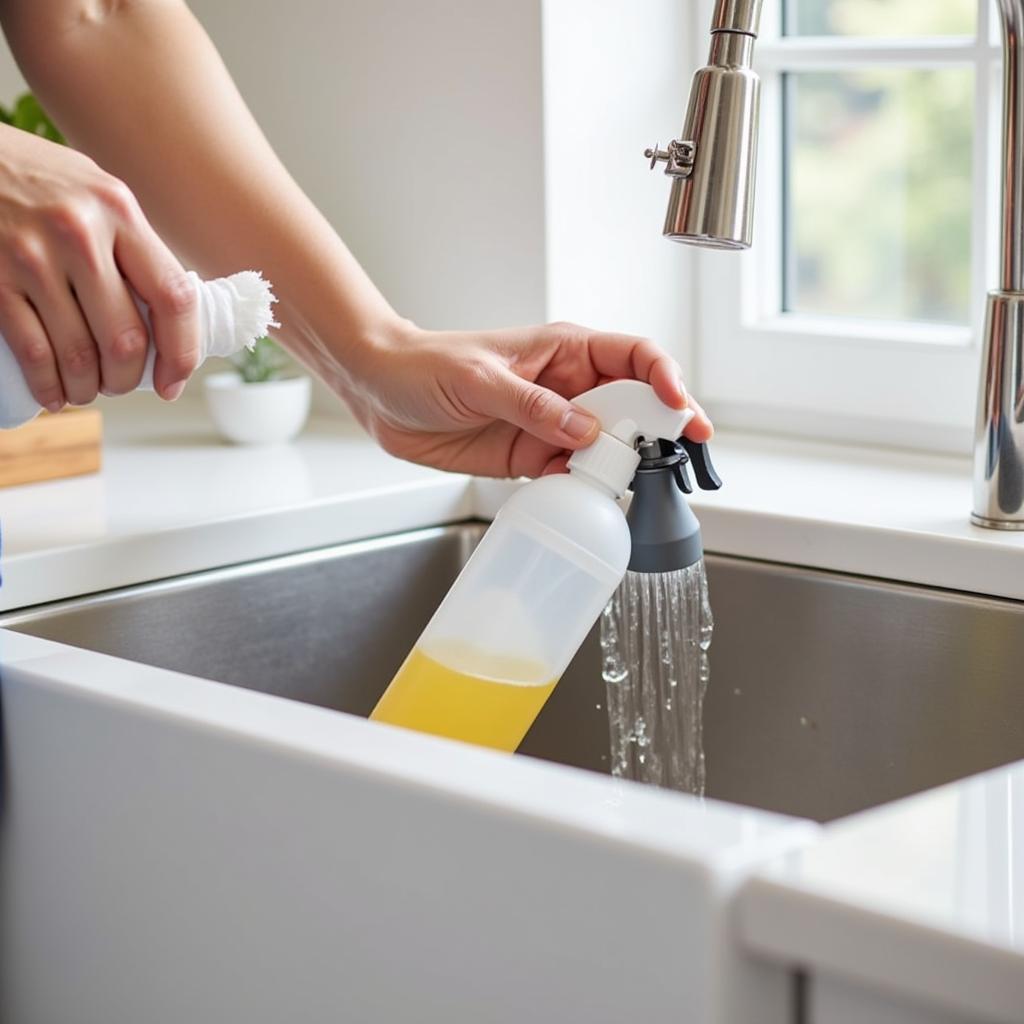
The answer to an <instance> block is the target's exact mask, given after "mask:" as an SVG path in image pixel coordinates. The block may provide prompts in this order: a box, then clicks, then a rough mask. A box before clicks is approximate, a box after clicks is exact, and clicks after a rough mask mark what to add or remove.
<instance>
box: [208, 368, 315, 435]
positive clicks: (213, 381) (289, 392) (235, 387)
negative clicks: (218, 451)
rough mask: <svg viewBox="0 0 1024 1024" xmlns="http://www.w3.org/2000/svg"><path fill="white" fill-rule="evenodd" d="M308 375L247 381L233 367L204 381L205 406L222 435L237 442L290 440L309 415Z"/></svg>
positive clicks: (309, 384) (309, 382) (310, 392)
mask: <svg viewBox="0 0 1024 1024" xmlns="http://www.w3.org/2000/svg"><path fill="white" fill-rule="evenodd" d="M311 383H312V382H311V381H310V379H309V377H286V378H284V379H283V380H268V381H264V382H262V383H259V384H246V383H245V382H244V381H243V380H242V379H241V378H240V377H239V376H238V374H237V373H235V372H234V371H233V370H231V371H227V372H224V373H214V374H211V375H210V376H209V377H207V378H206V379H205V380H204V381H203V386H204V390H205V394H206V407H207V408H208V409H209V410H210V416H211V418H212V419H213V422H214V425H215V426H216V427H217V430H218V431H219V432H220V434H221V436H222V437H224V438H225V439H226V440H228V441H234V442H235V443H236V444H276V443H280V442H282V441H290V440H291V439H292V438H293V437H295V435H296V434H298V433H299V431H300V430H302V428H303V426H304V425H305V423H306V419H307V417H308V416H309V403H310V396H311V394H312V390H311Z"/></svg>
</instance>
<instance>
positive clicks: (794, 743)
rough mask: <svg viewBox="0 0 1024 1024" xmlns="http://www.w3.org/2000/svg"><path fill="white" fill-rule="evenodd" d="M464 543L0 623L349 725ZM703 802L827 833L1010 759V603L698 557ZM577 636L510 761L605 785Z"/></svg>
mask: <svg viewBox="0 0 1024 1024" xmlns="http://www.w3.org/2000/svg"><path fill="white" fill-rule="evenodd" d="M481 529H482V528H481V527H479V526H476V525H464V526H456V527H446V528H441V529H436V530H426V531H420V532H417V533H413V534H407V535H403V536H400V537H394V538H385V539H383V540H379V541H372V542H369V543H362V544H352V545H345V546H341V547H337V548H331V549H325V550H322V551H315V552H310V553H307V554H301V555H295V556H288V557H285V558H277V559H272V560H269V561H267V562H263V563H258V564H254V565H250V566H244V567H240V568H229V569H219V570H214V571H212V572H206V573H201V574H198V575H195V576H190V577H185V578H182V579H178V580H173V581H169V582H165V583H157V584H149V585H145V586H139V587H133V588H129V589H127V590H124V591H121V592H118V593H111V594H108V595H100V596H97V597H92V598H82V599H76V600H72V601H67V602H62V603H60V604H57V605H52V606H48V607H43V608H39V609H35V610H29V611H27V612H20V613H13V614H8V615H6V616H2V617H0V625H7V626H11V627H12V628H15V629H17V630H20V631H22V632H26V633H32V634H34V635H36V636H44V637H48V638H50V639H53V640H59V641H62V642H64V643H69V644H72V645H75V646H79V647H85V648H88V649H91V650H97V651H103V652H105V653H108V654H114V655H117V656H120V657H123V658H129V659H133V660H136V661H140V662H144V663H146V664H150V665H157V666H160V667H163V668H169V669H174V670H177V671H180V672H186V673H190V674H193V675H198V676H204V677H207V678H210V679H216V680H219V681H221V682H226V683H231V684H234V685H236V686H242V687H247V688H249V689H253V690H259V691H262V692H266V693H274V694H279V695H281V696H284V697H290V698H292V699H294V700H300V701H306V702H309V703H313V704H318V705H321V706H323V707H327V708H334V709H337V710H341V711H349V712H352V713H354V714H359V715H365V714H367V713H368V712H369V711H370V709H371V708H372V707H373V705H374V703H375V702H376V700H377V698H378V696H379V695H380V693H381V692H382V691H383V689H384V687H385V686H386V685H387V683H388V682H389V681H390V679H391V677H392V675H393V674H394V672H395V670H396V669H397V668H398V666H399V664H400V663H401V661H402V659H403V658H404V656H405V654H406V652H407V651H408V650H409V648H410V647H411V646H412V644H413V643H414V642H415V640H416V638H417V637H418V636H419V634H420V632H421V630H422V629H423V626H424V625H425V624H426V621H427V619H428V618H429V616H430V615H431V613H432V612H433V610H434V608H435V607H436V606H437V604H438V603H439V602H440V600H441V598H442V596H443V595H444V593H445V592H446V590H447V588H448V586H449V585H450V583H451V581H452V580H453V579H454V577H455V575H456V573H457V572H458V571H459V569H460V568H461V566H462V564H463V563H464V561H465V559H466V557H467V556H468V554H469V551H470V550H471V548H472V546H473V544H474V543H475V542H476V540H477V539H478V538H479V536H480V533H481ZM708 567H709V576H710V585H711V599H712V603H713V606H714V611H715V623H716V626H715V637H714V642H713V644H712V647H711V684H710V688H709V691H708V697H707V701H706V704H705V709H706V712H705V714H706V717H705V749H706V752H707V759H708V794H709V796H712V797H717V798H720V799H724V800H731V801H735V802H737V803H742V804H750V805H753V806H757V807H764V808H769V809H771V810H777V811H783V812H787V813H791V814H797V815H802V816H806V817H811V818H816V819H820V820H827V819H831V818H836V817H839V816H841V815H844V814H848V813H850V812H852V811H856V810H859V809H861V808H864V807H869V806H872V805H875V804H879V803H883V802H885V801H888V800H892V799H894V798H896V797H900V796H904V795H906V794H908V793H912V792H915V791H918V790H921V789H925V788H927V787H929V786H934V785H937V784H939V783H943V782H947V781H950V780H952V779H956V778H959V777H962V776H965V775H969V774H973V773H975V772H979V771H982V770H984V769H987V768H991V767H994V766H996V765H999V764H1004V763H1007V762H1010V761H1014V760H1018V759H1021V758H1024V687H1022V686H1021V685H1020V665H1021V664H1022V663H1024V604H1020V603H1015V602H1011V601H1001V600H991V599H985V598H979V597H973V596H970V595H965V594H955V593H949V592H942V591H933V590H925V589H919V588H914V587H907V586H898V585H895V584H891V583H883V582H879V581H875V580H864V579H858V578H855V577H849V576H841V575H836V574H832V573H824V572H817V571H813V570H807V569H796V568H789V567H785V566H776V565H768V564H764V563H757V562H747V561H741V560H737V559H731V558H721V557H715V556H710V557H709V558H708ZM603 705H604V685H603V683H602V681H601V673H600V660H599V650H598V646H597V642H596V630H595V632H594V633H593V634H592V635H591V637H590V638H589V639H588V641H587V643H586V644H585V645H584V648H583V649H582V650H581V652H580V654H579V655H578V656H577V658H576V659H575V660H574V662H573V663H572V665H571V666H570V668H569V670H568V671H567V672H566V674H565V676H564V677H563V679H562V681H561V683H560V684H559V686H558V687H557V688H556V690H555V693H554V695H553V696H552V698H551V700H550V701H549V702H548V704H547V706H546V707H545V709H544V711H543V712H542V713H541V715H540V717H539V718H538V719H537V722H536V724H535V725H534V727H533V729H532V730H531V731H530V733H529V735H528V736H527V738H526V741H525V743H524V746H523V752H524V753H526V754H530V755H533V756H535V757H542V758H546V759H549V760H552V761H560V762H564V763H567V764H574V765H578V766H580V767H583V768H590V769H594V770H597V771H603V770H606V769H607V763H608V761H607V758H608V730H607V719H606V716H605V709H604V707H603Z"/></svg>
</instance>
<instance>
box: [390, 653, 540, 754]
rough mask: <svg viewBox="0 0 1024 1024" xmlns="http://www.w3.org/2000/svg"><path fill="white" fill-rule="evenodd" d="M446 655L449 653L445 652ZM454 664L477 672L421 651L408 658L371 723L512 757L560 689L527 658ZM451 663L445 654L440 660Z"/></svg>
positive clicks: (480, 657) (466, 656)
mask: <svg viewBox="0 0 1024 1024" xmlns="http://www.w3.org/2000/svg"><path fill="white" fill-rule="evenodd" d="M446 653H447V652H446ZM459 653H460V654H461V656H460V657H452V658H451V660H452V661H454V662H456V663H458V664H462V665H464V666H466V667H469V666H472V667H473V672H472V673H471V672H466V671H459V670H458V669H454V668H450V667H449V666H448V665H446V664H444V663H443V662H442V661H441V660H437V659H435V658H432V657H430V656H429V655H427V654H424V653H423V651H421V650H420V649H419V648H418V647H414V648H413V650H412V653H411V654H410V655H409V657H408V658H406V659H405V662H404V664H403V665H402V667H401V668H400V669H399V670H398V675H396V676H395V678H394V679H393V680H392V682H391V685H390V686H389V687H388V688H387V689H386V690H385V691H384V696H383V697H381V699H380V701H378V703H377V706H376V707H375V708H374V709H373V713H372V714H371V715H370V718H371V719H373V720H374V721H377V722H387V723H389V724H390V725H401V726H404V727H405V728H406V729H416V730H418V731H419V732H429V733H433V734H434V735H435V736H447V737H448V738H449V739H453V740H462V741H463V742H465V743H476V744H478V745H479V746H482V747H493V748H495V749H496V750H507V751H509V752H512V751H514V750H515V749H516V747H518V746H519V744H520V743H522V741H523V737H524V736H525V735H526V732H527V730H528V729H529V728H530V726H531V725H533V720H534V719H535V718H536V717H537V715H538V714H539V713H540V709H541V708H542V707H543V706H544V702H545V701H546V700H547V699H548V697H549V696H550V695H551V691H552V690H553V689H554V688H555V683H557V682H558V680H557V679H553V680H551V681H549V682H540V683H532V682H530V683H517V682H509V680H515V679H536V678H543V675H541V674H539V673H538V666H537V665H536V664H535V663H532V662H529V661H527V660H526V659H518V658H509V657H497V656H488V655H485V654H481V653H479V652H476V651H473V652H459ZM441 657H444V658H445V660H448V659H447V657H445V655H441Z"/></svg>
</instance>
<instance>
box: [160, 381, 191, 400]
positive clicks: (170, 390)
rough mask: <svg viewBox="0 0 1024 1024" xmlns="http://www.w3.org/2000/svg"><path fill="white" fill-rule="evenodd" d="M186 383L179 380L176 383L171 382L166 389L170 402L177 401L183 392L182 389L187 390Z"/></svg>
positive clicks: (165, 393)
mask: <svg viewBox="0 0 1024 1024" xmlns="http://www.w3.org/2000/svg"><path fill="white" fill-rule="evenodd" d="M185 384H186V382H185V381H183V380H179V381H178V382H177V383H176V384H171V385H170V386H169V387H167V388H166V389H165V391H164V395H165V397H166V400H167V401H168V402H176V401H177V400H178V399H179V398H181V393H182V391H184V390H185Z"/></svg>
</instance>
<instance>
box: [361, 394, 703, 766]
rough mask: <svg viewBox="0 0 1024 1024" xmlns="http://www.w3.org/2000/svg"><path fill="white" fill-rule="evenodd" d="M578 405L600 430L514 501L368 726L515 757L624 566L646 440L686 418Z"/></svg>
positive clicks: (622, 405)
mask: <svg viewBox="0 0 1024 1024" xmlns="http://www.w3.org/2000/svg"><path fill="white" fill-rule="evenodd" d="M574 404H576V405H578V406H580V407H581V408H583V409H586V410H587V411H588V412H590V413H591V414H593V415H594V416H595V417H596V418H597V420H598V422H599V423H600V425H601V433H600V434H598V437H597V440H596V441H594V442H593V444H591V445H588V446H587V447H586V448H582V449H580V450H578V451H576V452H574V453H573V455H572V456H571V457H570V459H569V472H568V473H567V474H558V475H554V476H546V477H541V478H540V479H539V480H534V481H533V482H531V483H529V484H527V485H526V486H525V487H523V488H522V489H521V490H519V491H517V492H516V493H515V494H514V495H513V496H512V497H511V498H510V499H509V500H508V501H507V502H506V503H505V504H504V506H503V507H502V508H501V510H500V511H499V513H498V515H497V516H496V517H495V520H494V523H493V524H492V525H491V527H490V529H489V530H488V531H487V533H486V534H485V535H484V538H483V540H482V541H481V542H480V544H479V546H478V547H477V549H476V551H475V552H474V553H473V555H472V557H471V558H470V560H469V561H468V562H467V563H466V567H465V568H464V569H463V571H462V573H461V574H460V575H459V578H458V579H457V580H456V581H455V583H454V585H453V586H452V588H451V590H450V591H449V592H448V595H447V596H446V597H445V599H444V601H443V602H442V603H441V605H440V607H439V608H438V609H437V612H436V613H435V614H434V616H433V618H432V619H431V620H430V622H429V623H428V624H427V627H426V629H425V630H424V631H423V634H422V636H421V637H420V638H419V640H418V641H417V643H416V646H415V647H414V648H413V650H412V652H411V653H410V654H409V656H408V657H407V658H406V660H405V662H404V664H403V665H402V667H401V669H399V672H398V674H397V675H396V676H395V678H394V680H393V681H392V683H391V685H390V686H389V687H388V689H387V690H386V691H385V693H384V695H383V696H382V697H381V699H380V701H379V703H378V704H377V707H376V708H375V709H374V711H373V713H372V714H371V716H370V717H371V718H372V719H375V720H377V721H381V722H388V723H390V724H392V725H400V726H405V727H406V728H410V729H417V730H419V731H421V732H429V733H434V734H436V735H440V736H448V737H450V738H453V739H459V740H464V741H466V742H469V743H476V744H479V745H481V746H488V747H494V748H496V749H499V750H507V751H512V750H515V749H516V747H518V746H519V744H520V742H521V741H522V739H523V737H524V736H525V735H526V732H527V730H528V729H529V728H530V726H531V725H532V724H533V720H534V719H535V718H536V717H537V715H538V713H539V712H540V709H541V708H542V707H543V706H544V702H545V701H546V700H547V698H548V696H549V695H550V694H551V692H552V690H553V689H554V688H555V684H556V683H557V682H558V679H559V677H560V676H561V675H562V673H563V672H564V671H565V669H566V667H567V666H568V664H569V662H570V661H571V660H572V658H573V655H574V654H575V653H576V651H577V650H578V649H579V647H580V645H581V644H582V643H583V640H584V639H585V638H586V635H587V633H588V632H589V630H590V628H591V626H592V625H593V624H594V622H595V621H596V620H597V617H598V616H599V615H600V614H601V611H602V609H603V608H604V607H605V605H606V604H607V602H608V599H609V597H611V595H612V592H613V591H614V590H615V588H616V587H617V586H618V585H619V582H620V580H621V579H622V577H623V574H624V573H625V571H626V566H627V565H628V563H629V559H630V530H629V527H628V526H627V524H626V518H625V515H624V514H623V511H622V509H621V508H620V507H619V504H618V499H619V498H621V497H622V496H623V494H625V492H626V489H627V488H628V487H629V485H630V482H631V481H632V479H633V475H634V473H635V471H636V469H637V466H638V465H639V464H640V455H639V453H638V452H637V445H638V444H639V443H640V442H641V440H642V439H647V438H650V439H656V438H676V437H679V436H680V434H681V433H682V431H683V428H684V427H685V426H686V424H687V423H688V422H689V421H690V419H691V417H692V416H693V413H692V412H691V411H689V410H679V409H673V408H671V407H669V406H667V405H665V404H664V403H663V402H662V401H661V400H660V399H659V398H658V397H657V396H656V395H655V393H654V390H653V389H652V388H651V387H650V385H648V384H643V383H641V382H639V381H614V382H612V383H610V384H604V385H602V386H600V387H597V388H594V389H593V390H592V391H588V392H586V393H584V394H582V395H580V396H579V397H577V398H576V399H575V400H574Z"/></svg>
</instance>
